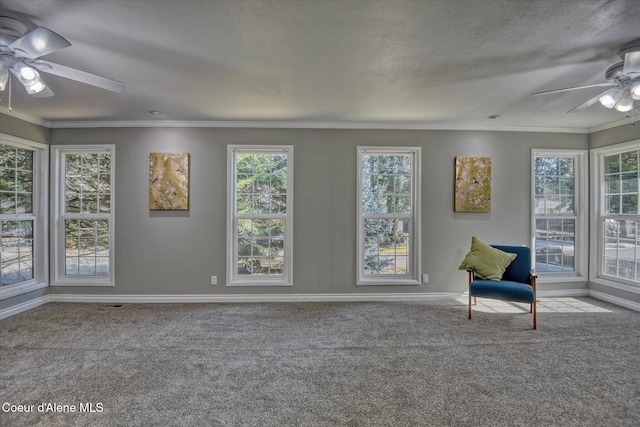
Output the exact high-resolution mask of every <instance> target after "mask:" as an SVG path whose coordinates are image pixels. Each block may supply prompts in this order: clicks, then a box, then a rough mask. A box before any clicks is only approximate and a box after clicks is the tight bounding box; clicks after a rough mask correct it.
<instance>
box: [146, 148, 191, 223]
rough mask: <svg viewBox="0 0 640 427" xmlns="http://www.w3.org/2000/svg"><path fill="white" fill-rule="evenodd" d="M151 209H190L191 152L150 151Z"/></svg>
mask: <svg viewBox="0 0 640 427" xmlns="http://www.w3.org/2000/svg"><path fill="white" fill-rule="evenodd" d="M149 209H150V210H174V211H184V210H189V153H149Z"/></svg>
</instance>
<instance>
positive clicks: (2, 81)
mask: <svg viewBox="0 0 640 427" xmlns="http://www.w3.org/2000/svg"><path fill="white" fill-rule="evenodd" d="M27 29H28V27H27V25H25V24H24V23H23V22H21V21H18V20H17V19H14V18H10V17H8V16H0V91H3V90H5V88H6V87H7V82H8V81H9V72H11V74H13V75H14V76H15V77H16V79H17V80H18V81H19V82H20V83H21V84H22V86H23V87H24V89H25V90H26V91H27V93H28V94H29V95H32V96H34V97H40V98H44V97H49V96H53V95H54V93H53V91H52V90H51V88H49V87H48V86H47V84H46V83H45V81H44V80H43V79H42V78H41V77H40V73H39V71H41V72H43V73H48V74H53V75H56V76H60V77H64V78H67V79H70V80H75V81H78V82H81V83H85V84H88V85H92V86H96V87H99V88H102V89H106V90H109V91H112V92H117V93H122V92H124V88H125V85H124V83H122V82H119V81H116V80H112V79H108V78H106V77H102V76H98V75H96V74H91V73H87V72H85V71H80V70H77V69H75V68H70V67H65V66H64V65H60V64H55V63H53V62H48V61H44V60H42V59H39V58H40V57H42V56H45V55H48V54H50V53H52V52H55V51H57V50H60V49H64V48H66V47H69V46H71V43H69V42H68V41H67V40H66V39H65V38H64V37H62V36H60V35H59V34H56V33H54V32H53V31H51V30H49V29H47V28H44V27H37V28H35V29H34V30H31V31H29V32H27Z"/></svg>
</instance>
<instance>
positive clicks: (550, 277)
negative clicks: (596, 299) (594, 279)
mask: <svg viewBox="0 0 640 427" xmlns="http://www.w3.org/2000/svg"><path fill="white" fill-rule="evenodd" d="M587 281H588V280H587V278H586V277H585V276H578V275H573V274H571V275H561V274H545V273H537V279H536V283H574V282H587Z"/></svg>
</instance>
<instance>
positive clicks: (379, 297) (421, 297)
mask: <svg viewBox="0 0 640 427" xmlns="http://www.w3.org/2000/svg"><path fill="white" fill-rule="evenodd" d="M458 296H460V294H457V293H412V294H388V293H387V294H385V293H366V294H365V293H354V294H246V295H244V294H230V295H77V294H75V295H68V294H66V295H65V294H50V295H49V301H51V302H89V303H130V304H133V303H138V304H151V303H167V304H170V303H225V302H235V303H238V302H359V301H440V300H444V299H455V298H457V297H458Z"/></svg>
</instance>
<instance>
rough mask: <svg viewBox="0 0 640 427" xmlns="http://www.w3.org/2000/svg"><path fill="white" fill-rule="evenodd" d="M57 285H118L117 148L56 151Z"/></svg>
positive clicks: (101, 147) (92, 147) (71, 148)
mask: <svg viewBox="0 0 640 427" xmlns="http://www.w3.org/2000/svg"><path fill="white" fill-rule="evenodd" d="M55 150H56V155H55V157H54V160H53V161H55V164H54V166H53V167H54V168H55V169H54V170H55V173H56V175H57V188H56V206H55V212H56V218H55V219H56V222H55V224H56V229H55V249H56V250H55V273H56V274H55V278H56V282H55V283H54V284H56V285H67V286H68V285H83V286H84V285H97V286H113V284H114V282H113V277H114V271H113V219H114V209H113V199H114V185H113V182H114V174H113V171H114V161H113V160H114V151H115V148H114V147H113V146H91V147H88V146H82V147H78V146H74V147H55Z"/></svg>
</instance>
